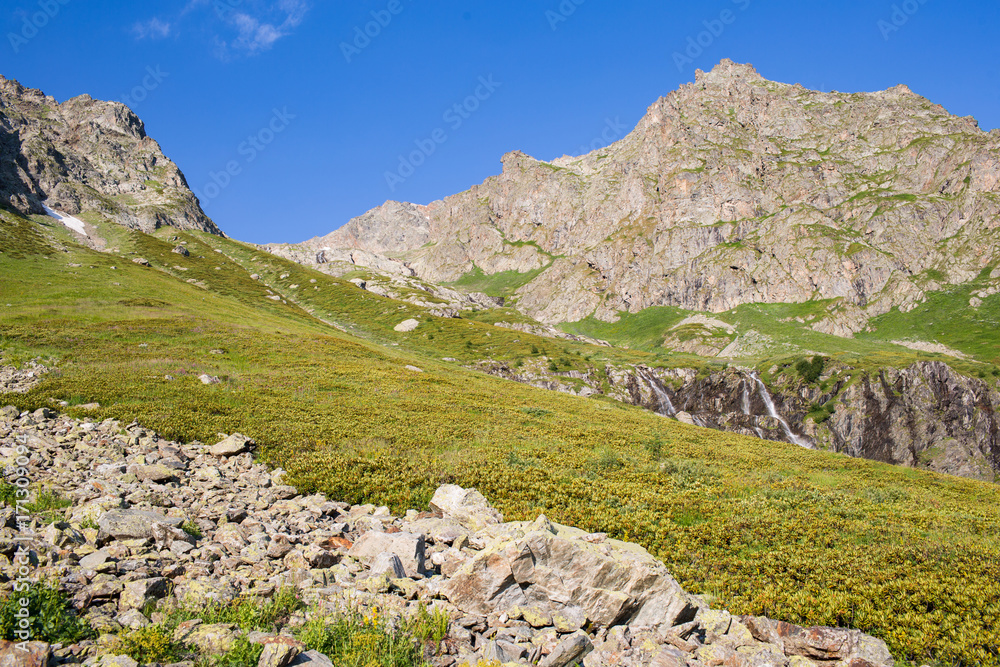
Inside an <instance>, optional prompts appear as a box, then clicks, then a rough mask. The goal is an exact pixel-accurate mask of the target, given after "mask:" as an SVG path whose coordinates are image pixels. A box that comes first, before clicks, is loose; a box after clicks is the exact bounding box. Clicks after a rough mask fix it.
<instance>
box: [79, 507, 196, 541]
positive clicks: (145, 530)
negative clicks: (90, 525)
mask: <svg viewBox="0 0 1000 667" xmlns="http://www.w3.org/2000/svg"><path fill="white" fill-rule="evenodd" d="M183 523H184V520H183V519H181V518H178V517H170V516H165V515H163V514H160V513H159V512H152V511H148V510H111V511H110V512H105V513H104V515H103V516H102V517H101V519H100V521H98V522H97V525H98V527H99V528H100V529H101V532H102V533H104V534H105V535H107V536H109V537H111V538H114V539H116V540H141V539H149V538H152V537H153V527H154V526H155V525H157V524H160V525H165V526H169V527H171V528H179V527H180V526H181V525H182V524H183Z"/></svg>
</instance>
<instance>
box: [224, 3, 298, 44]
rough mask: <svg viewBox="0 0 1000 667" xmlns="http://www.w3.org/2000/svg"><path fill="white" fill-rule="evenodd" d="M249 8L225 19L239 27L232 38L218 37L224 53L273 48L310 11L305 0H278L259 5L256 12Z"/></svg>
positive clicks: (233, 25)
mask: <svg viewBox="0 0 1000 667" xmlns="http://www.w3.org/2000/svg"><path fill="white" fill-rule="evenodd" d="M247 9H248V11H243V12H233V13H232V14H231V15H229V16H226V17H225V19H226V22H227V23H229V24H230V25H231V26H232V27H234V28H236V31H237V35H236V37H235V38H234V39H232V40H230V41H225V40H222V39H219V40H218V41H217V47H218V52H219V53H220V55H222V57H228V56H229V55H230V54H231V53H236V54H240V55H255V54H257V53H261V52H263V51H267V50H268V49H270V48H271V47H272V46H273V45H274V43H275V42H277V41H278V40H279V39H281V38H282V37H287V36H288V35H290V34H291V33H292V31H293V30H294V29H295V28H297V27H298V26H299V25H300V24H301V23H302V20H303V19H304V18H305V15H306V12H308V11H309V4H308V2H307V1H306V0H278V2H276V3H270V4H269V6H268V7H262V8H260V11H255V12H254V13H253V14H251V13H250V11H249V10H250V9H257V8H249V7H248V8H247Z"/></svg>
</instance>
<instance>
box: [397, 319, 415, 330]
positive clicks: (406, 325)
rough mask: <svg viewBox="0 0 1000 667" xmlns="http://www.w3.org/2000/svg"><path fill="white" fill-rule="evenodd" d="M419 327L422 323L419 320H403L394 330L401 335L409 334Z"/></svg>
mask: <svg viewBox="0 0 1000 667" xmlns="http://www.w3.org/2000/svg"><path fill="white" fill-rule="evenodd" d="M419 326H420V322H419V321H418V320H403V321H402V322H400V323H399V324H397V325H396V326H395V327H394V328H395V330H396V331H398V332H400V333H409V332H411V331H413V330H414V329H416V328H417V327H419Z"/></svg>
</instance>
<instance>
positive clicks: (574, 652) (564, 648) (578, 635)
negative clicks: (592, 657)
mask: <svg viewBox="0 0 1000 667" xmlns="http://www.w3.org/2000/svg"><path fill="white" fill-rule="evenodd" d="M592 650H594V645H593V643H592V642H591V641H590V637H588V636H587V633H586V632H581V631H578V632H574V633H573V634H571V635H569V636H568V637H566V638H565V639H563V640H562V641H561V642H559V645H558V646H556V648H555V650H553V651H552V653H549V655H548V657H546V658H545V659H544V660H542V661H541V662H540V663H538V667H566V666H567V665H575V664H576V663H578V662H579V661H580V660H581V659H582V658H583V657H584V656H586V655H587V654H588V653H590V652H591V651H592Z"/></svg>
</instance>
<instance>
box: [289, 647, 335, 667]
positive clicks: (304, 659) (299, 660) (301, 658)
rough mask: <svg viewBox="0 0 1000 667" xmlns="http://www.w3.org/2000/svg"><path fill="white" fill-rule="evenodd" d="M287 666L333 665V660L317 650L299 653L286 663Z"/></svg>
mask: <svg viewBox="0 0 1000 667" xmlns="http://www.w3.org/2000/svg"><path fill="white" fill-rule="evenodd" d="M288 665H289V667H333V661H332V660H330V658H328V657H326V656H325V655H323V654H322V653H320V652H319V651H306V652H305V653H299V654H298V655H297V656H296V657H295V659H294V660H292V661H291V662H290V663H288Z"/></svg>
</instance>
